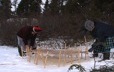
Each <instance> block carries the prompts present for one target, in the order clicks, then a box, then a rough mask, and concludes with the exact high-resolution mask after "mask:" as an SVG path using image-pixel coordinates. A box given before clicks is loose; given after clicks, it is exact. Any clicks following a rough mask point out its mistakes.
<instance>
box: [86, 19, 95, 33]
mask: <svg viewBox="0 0 114 72" xmlns="http://www.w3.org/2000/svg"><path fill="white" fill-rule="evenodd" d="M84 27H85V29H86V30H88V31H92V30H93V29H94V28H95V25H94V22H93V21H91V20H86V21H85V25H84Z"/></svg>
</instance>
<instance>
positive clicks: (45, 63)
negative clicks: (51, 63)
mask: <svg viewBox="0 0 114 72" xmlns="http://www.w3.org/2000/svg"><path fill="white" fill-rule="evenodd" d="M48 53H49V52H48V51H47V53H46V57H45V61H44V68H46V65H47V58H48Z"/></svg>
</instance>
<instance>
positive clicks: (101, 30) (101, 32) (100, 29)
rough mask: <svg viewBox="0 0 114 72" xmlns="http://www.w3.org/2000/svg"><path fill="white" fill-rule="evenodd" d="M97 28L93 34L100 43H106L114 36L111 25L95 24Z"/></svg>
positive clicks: (113, 29)
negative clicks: (107, 39)
mask: <svg viewBox="0 0 114 72" xmlns="http://www.w3.org/2000/svg"><path fill="white" fill-rule="evenodd" d="M94 23H95V28H94V30H93V31H92V32H91V35H92V37H94V38H95V39H98V40H100V41H105V40H106V38H108V37H113V36H114V27H113V26H112V25H109V24H105V23H101V22H94Z"/></svg>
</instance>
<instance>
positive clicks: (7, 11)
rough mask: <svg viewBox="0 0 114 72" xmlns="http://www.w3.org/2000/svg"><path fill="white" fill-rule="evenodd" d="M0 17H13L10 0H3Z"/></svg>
mask: <svg viewBox="0 0 114 72" xmlns="http://www.w3.org/2000/svg"><path fill="white" fill-rule="evenodd" d="M0 3H1V7H0V17H1V18H2V19H7V18H10V17H11V2H10V0H1V1H0Z"/></svg>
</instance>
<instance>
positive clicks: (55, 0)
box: [0, 0, 114, 45]
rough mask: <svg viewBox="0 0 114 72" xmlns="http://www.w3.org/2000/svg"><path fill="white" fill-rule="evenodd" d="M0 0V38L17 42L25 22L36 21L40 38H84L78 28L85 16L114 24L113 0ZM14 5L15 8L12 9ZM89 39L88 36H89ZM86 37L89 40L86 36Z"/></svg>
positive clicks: (8, 41)
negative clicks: (11, 0)
mask: <svg viewBox="0 0 114 72" xmlns="http://www.w3.org/2000/svg"><path fill="white" fill-rule="evenodd" d="M17 3H18V1H17V0H14V2H12V3H11V2H10V0H0V41H1V43H2V44H8V45H16V33H17V31H18V30H19V29H20V28H21V27H22V26H25V25H39V26H40V27H42V28H43V31H42V32H41V33H40V34H39V35H38V37H39V38H40V39H41V40H45V39H48V38H60V37H61V38H63V39H65V40H67V41H68V40H71V39H73V40H74V42H77V41H79V40H84V38H83V37H82V36H81V35H80V32H79V31H80V28H81V27H82V26H83V24H84V21H85V20H86V19H92V20H100V21H103V22H107V23H110V24H114V20H113V19H114V8H113V7H114V0H46V2H45V3H43V2H42V0H21V2H20V3H19V4H18V6H17ZM12 6H14V8H15V11H13V12H12V11H11V7H12ZM88 38H89V39H91V37H90V36H89V37H88ZM89 39H88V40H89Z"/></svg>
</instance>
